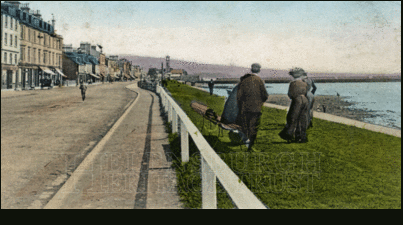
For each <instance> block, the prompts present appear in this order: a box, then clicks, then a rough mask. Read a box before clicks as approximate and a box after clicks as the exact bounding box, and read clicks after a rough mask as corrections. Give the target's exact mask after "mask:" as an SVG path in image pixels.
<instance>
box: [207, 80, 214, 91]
mask: <svg viewBox="0 0 403 225" xmlns="http://www.w3.org/2000/svg"><path fill="white" fill-rule="evenodd" d="M208 87H209V88H210V95H213V89H214V81H213V79H211V81H210V82H208Z"/></svg>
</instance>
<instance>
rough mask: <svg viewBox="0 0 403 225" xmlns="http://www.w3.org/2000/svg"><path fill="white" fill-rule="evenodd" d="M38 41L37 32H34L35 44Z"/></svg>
mask: <svg viewBox="0 0 403 225" xmlns="http://www.w3.org/2000/svg"><path fill="white" fill-rule="evenodd" d="M36 39H37V36H36V31H34V43H36Z"/></svg>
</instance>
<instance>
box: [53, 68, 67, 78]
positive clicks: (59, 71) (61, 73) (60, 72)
mask: <svg viewBox="0 0 403 225" xmlns="http://www.w3.org/2000/svg"><path fill="white" fill-rule="evenodd" d="M56 71H57V72H58V73H59V74H60V75H62V77H67V76H66V75H64V74H63V72H62V71H61V70H59V69H56Z"/></svg>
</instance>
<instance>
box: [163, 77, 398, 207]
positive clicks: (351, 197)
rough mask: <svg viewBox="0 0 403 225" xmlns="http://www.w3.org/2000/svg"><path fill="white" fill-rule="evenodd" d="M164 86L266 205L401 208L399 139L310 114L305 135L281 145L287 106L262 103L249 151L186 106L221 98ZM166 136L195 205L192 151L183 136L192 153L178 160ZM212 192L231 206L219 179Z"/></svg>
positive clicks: (176, 146)
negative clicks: (301, 141)
mask: <svg viewBox="0 0 403 225" xmlns="http://www.w3.org/2000/svg"><path fill="white" fill-rule="evenodd" d="M167 88H168V90H169V91H170V92H171V94H172V97H173V98H174V99H175V100H176V101H177V102H178V103H179V104H180V106H181V107H182V109H183V110H184V111H185V112H186V114H187V115H188V116H189V118H190V119H191V120H192V122H193V123H194V124H195V125H196V126H197V128H198V129H199V130H203V132H202V134H203V136H204V137H205V138H206V140H207V141H208V142H209V143H210V145H211V146H212V147H213V149H215V151H216V152H217V154H218V155H219V156H220V157H221V158H222V159H223V160H224V161H225V162H226V163H227V165H228V166H229V167H230V168H231V169H232V170H233V171H234V172H235V173H236V174H237V175H238V176H239V177H240V179H241V180H242V181H243V182H244V183H245V184H246V185H247V186H248V188H249V189H250V190H251V191H253V192H254V193H255V195H256V196H257V197H258V198H259V199H260V200H261V201H262V202H264V203H265V204H266V205H267V206H269V207H270V208H272V209H285V208H290V209H291V208H292V209H295V208H304V209H311V208H312V209H313V208H314V209H319V208H321V209H322V208H323V209H333V208H337V209H340V208H344V209H346V208H348V209H358V208H359V209H364V208H394V209H396V208H399V209H400V208H401V138H397V137H393V136H389V135H386V134H381V133H376V132H372V131H368V130H365V129H360V128H356V127H353V126H348V125H343V124H338V123H332V122H328V121H324V120H320V119H316V118H314V120H313V123H314V127H313V128H311V129H310V130H308V138H309V142H308V143H306V144H297V143H290V144H288V143H286V141H284V140H282V139H281V138H280V137H279V136H278V133H279V132H280V131H281V129H282V128H283V127H284V125H285V117H286V111H284V110H278V109H272V108H267V107H263V109H262V113H263V114H262V118H261V125H260V127H259V131H258V137H257V143H256V144H255V148H256V149H258V150H259V151H260V152H259V153H249V152H246V148H245V147H241V146H240V145H239V140H237V139H236V137H232V136H230V135H229V133H228V132H227V131H224V136H223V137H219V136H218V127H217V126H214V125H213V126H211V127H210V124H209V122H208V121H205V122H204V126H203V119H202V117H201V116H200V115H199V114H197V113H196V112H194V111H193V110H192V109H191V107H190V103H191V101H192V100H197V101H200V102H203V103H206V104H207V105H208V106H209V107H210V108H212V109H213V110H214V111H215V112H217V114H218V115H221V113H222V111H223V107H224V101H225V99H224V97H219V96H210V95H209V94H208V93H206V92H204V91H201V90H197V89H195V88H192V87H189V86H187V85H184V84H180V83H178V82H175V81H170V82H168V85H167ZM203 127H204V128H203ZM167 128H169V129H170V125H169V124H167ZM169 141H170V146H171V149H172V151H173V153H174V160H173V162H174V166H175V168H176V171H177V179H178V191H179V195H180V197H181V200H182V201H183V203H184V205H185V207H187V208H200V207H201V179H200V156H199V154H198V150H197V148H196V146H195V144H194V143H193V142H192V140H191V138H189V142H190V147H189V149H190V156H191V157H190V161H189V162H188V163H185V164H183V163H181V158H180V139H179V137H178V135H177V134H176V133H175V134H172V133H171V132H170V134H169ZM217 192H218V194H217V201H218V208H234V205H233V204H232V201H231V200H230V198H229V196H228V194H227V193H226V192H225V190H224V189H223V188H222V186H221V185H220V184H219V182H217Z"/></svg>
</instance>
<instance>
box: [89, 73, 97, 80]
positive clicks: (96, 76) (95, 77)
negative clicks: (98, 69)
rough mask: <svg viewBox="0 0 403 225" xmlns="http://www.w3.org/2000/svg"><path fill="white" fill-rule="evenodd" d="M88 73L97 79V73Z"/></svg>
mask: <svg viewBox="0 0 403 225" xmlns="http://www.w3.org/2000/svg"><path fill="white" fill-rule="evenodd" d="M90 75H91V76H93V77H95V78H98V79H99V77H98V76H97V75H95V74H93V73H90Z"/></svg>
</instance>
